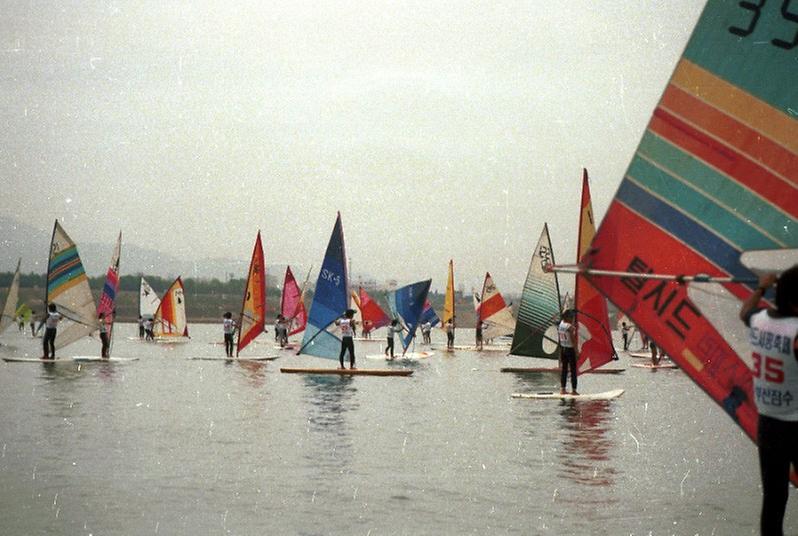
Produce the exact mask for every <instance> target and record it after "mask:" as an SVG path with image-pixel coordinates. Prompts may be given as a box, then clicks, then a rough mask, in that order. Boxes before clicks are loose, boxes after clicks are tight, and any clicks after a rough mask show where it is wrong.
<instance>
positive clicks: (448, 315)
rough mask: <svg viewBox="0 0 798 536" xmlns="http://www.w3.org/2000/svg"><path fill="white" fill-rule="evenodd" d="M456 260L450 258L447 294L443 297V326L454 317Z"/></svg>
mask: <svg viewBox="0 0 798 536" xmlns="http://www.w3.org/2000/svg"><path fill="white" fill-rule="evenodd" d="M454 313H455V311H454V261H453V260H452V259H449V274H448V275H447V276H446V295H445V296H444V298H443V317H441V327H444V326H446V324H447V323H448V322H449V320H452V319H454Z"/></svg>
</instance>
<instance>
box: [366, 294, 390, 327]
mask: <svg viewBox="0 0 798 536" xmlns="http://www.w3.org/2000/svg"><path fill="white" fill-rule="evenodd" d="M359 293H360V303H359V304H358V306H359V307H360V316H361V317H363V322H366V321H367V320H368V321H371V329H372V330H375V329H379V328H381V327H383V326H387V325H388V324H390V323H391V319H390V318H389V317H388V315H387V314H385V311H383V310H382V307H380V304H378V303H377V302H376V301H374V300H373V299H372V298H371V296H369V295H368V294H367V293H366V291H365V290H363V287H360V289H359Z"/></svg>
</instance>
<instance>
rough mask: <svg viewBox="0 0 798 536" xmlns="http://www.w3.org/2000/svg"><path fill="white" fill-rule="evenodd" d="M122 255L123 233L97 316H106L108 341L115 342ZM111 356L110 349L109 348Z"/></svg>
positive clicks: (110, 266)
mask: <svg viewBox="0 0 798 536" xmlns="http://www.w3.org/2000/svg"><path fill="white" fill-rule="evenodd" d="M121 253H122V232H121V231H120V232H119V236H118V237H117V239H116V246H114V251H113V253H112V254H111V264H109V265H108V271H107V272H106V274H105V284H104V285H103V292H102V294H101V295H100V303H98V304H97V315H98V316H99V314H100V313H103V314H104V315H105V316H104V317H103V320H104V321H105V329H106V332H107V333H108V340H109V341H111V342H112V341H113V340H114V339H113V336H114V321H115V320H116V295H117V293H118V292H119V256H120V255H121ZM109 355H110V348H109Z"/></svg>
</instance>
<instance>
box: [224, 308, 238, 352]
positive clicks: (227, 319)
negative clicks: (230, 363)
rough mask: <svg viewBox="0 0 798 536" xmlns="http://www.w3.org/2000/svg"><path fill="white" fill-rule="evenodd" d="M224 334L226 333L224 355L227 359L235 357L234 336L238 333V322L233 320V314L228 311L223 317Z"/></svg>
mask: <svg viewBox="0 0 798 536" xmlns="http://www.w3.org/2000/svg"><path fill="white" fill-rule="evenodd" d="M223 318H224V320H222V332H224V353H225V355H227V357H233V334H234V333H235V331H236V321H235V320H233V313H231V312H230V311H227V312H226V313H225V314H224V315H223Z"/></svg>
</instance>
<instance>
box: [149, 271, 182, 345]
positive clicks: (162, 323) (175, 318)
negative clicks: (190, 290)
mask: <svg viewBox="0 0 798 536" xmlns="http://www.w3.org/2000/svg"><path fill="white" fill-rule="evenodd" d="M154 333H155V336H156V337H158V338H161V339H177V338H187V337H188V322H187V321H186V298H185V291H184V290H183V280H182V279H181V278H180V277H178V278H177V279H175V282H174V283H172V286H170V287H169V289H168V290H167V291H166V292H165V293H164V295H163V300H161V304H160V305H159V306H158V310H157V311H155V326H154Z"/></svg>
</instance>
